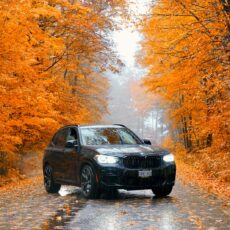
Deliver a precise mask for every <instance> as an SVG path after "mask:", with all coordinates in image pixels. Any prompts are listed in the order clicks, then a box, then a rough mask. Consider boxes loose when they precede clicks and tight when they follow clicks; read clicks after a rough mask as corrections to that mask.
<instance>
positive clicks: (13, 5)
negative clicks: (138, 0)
mask: <svg viewBox="0 0 230 230" xmlns="http://www.w3.org/2000/svg"><path fill="white" fill-rule="evenodd" d="M121 6H124V1H120V0H119V1H116V0H114V1H106V0H104V1H101V0H100V1H97V0H91V1H90V0H89V1H84V0H82V1H81V0H78V1H74V0H69V1H68V0H47V1H41V0H27V1H16V0H10V1H8V0H2V1H0V14H1V17H0V40H1V43H0V113H1V116H0V175H6V174H7V172H8V169H9V168H12V167H14V164H15V162H17V158H18V157H19V156H21V155H22V154H24V153H25V152H28V151H36V150H40V149H42V148H43V147H44V146H45V144H46V143H47V142H48V141H49V140H50V137H51V136H52V134H53V133H54V131H55V130H56V129H57V128H59V127H60V126H62V125H64V124H67V123H92V122H97V121H99V120H100V119H101V117H102V116H103V115H104V113H105V112H106V111H107V101H106V95H107V89H108V81H107V79H106V78H105V77H104V76H103V72H104V71H105V70H108V69H110V70H111V71H116V70H117V68H118V67H119V60H118V59H117V57H116V55H115V53H114V52H113V51H112V49H111V45H110V41H109V40H108V39H106V37H108V36H105V35H106V34H108V33H109V31H110V30H112V29H113V28H114V26H115V25H114V24H113V20H112V17H113V16H114V15H115V14H116V13H117V12H119V10H118V9H119V8H120V7H121Z"/></svg>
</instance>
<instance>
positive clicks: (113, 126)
mask: <svg viewBox="0 0 230 230" xmlns="http://www.w3.org/2000/svg"><path fill="white" fill-rule="evenodd" d="M78 127H80V128H121V127H123V126H122V125H117V124H115V125H101V124H91V125H78Z"/></svg>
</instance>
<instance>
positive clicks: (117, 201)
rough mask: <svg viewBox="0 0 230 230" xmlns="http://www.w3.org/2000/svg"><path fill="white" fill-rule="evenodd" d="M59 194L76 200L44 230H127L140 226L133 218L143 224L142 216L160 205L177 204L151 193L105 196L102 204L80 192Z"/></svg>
mask: <svg viewBox="0 0 230 230" xmlns="http://www.w3.org/2000/svg"><path fill="white" fill-rule="evenodd" d="M59 194H60V196H72V197H73V199H71V200H70V201H69V202H68V203H66V204H64V206H63V207H62V208H61V209H59V210H57V212H56V214H55V215H54V216H52V217H51V218H50V219H49V220H47V221H45V222H44V223H43V224H42V225H41V229H42V230H51V229H76V230H77V229H82V226H83V229H94V227H93V226H96V228H95V229H111V230H113V229H116V230H117V229H123V228H124V227H125V226H126V225H127V228H129V227H132V226H133V225H136V222H134V221H133V220H132V219H133V218H134V219H135V218H136V219H139V221H140V219H143V220H144V217H143V216H142V214H145V213H146V211H147V210H146V208H148V207H151V206H152V205H158V204H159V203H160V202H162V201H163V202H164V203H173V202H175V199H174V198H172V197H168V198H164V199H156V198H155V197H154V196H153V194H152V192H151V190H142V191H129V192H127V191H125V190H119V192H118V193H117V194H114V196H111V194H106V193H104V194H102V195H101V198H100V199H98V200H86V199H84V198H83V197H82V195H81V191H80V189H79V188H76V187H73V186H62V188H61V190H60V191H59ZM132 209H138V213H137V214H138V216H137V217H135V213H133V210H132ZM167 218H168V216H167ZM118 220H121V221H118ZM167 220H168V221H165V223H167V222H168V223H170V222H171V220H170V219H169V218H168V219H167ZM78 221H80V222H78ZM94 221H95V223H94ZM90 222H91V223H90ZM126 222H127V223H126ZM105 223H106V224H105ZM79 225H80V226H81V227H79ZM133 227H134V226H133ZM135 229H136V228H135Z"/></svg>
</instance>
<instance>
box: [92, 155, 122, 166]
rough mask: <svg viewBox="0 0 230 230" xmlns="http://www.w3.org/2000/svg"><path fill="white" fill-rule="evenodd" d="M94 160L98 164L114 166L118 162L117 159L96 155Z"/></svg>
mask: <svg viewBox="0 0 230 230" xmlns="http://www.w3.org/2000/svg"><path fill="white" fill-rule="evenodd" d="M94 159H95V160H96V161H97V162H98V163H99V164H115V163H117V162H118V158H117V157H112V156H106V155H96V156H95V157H94Z"/></svg>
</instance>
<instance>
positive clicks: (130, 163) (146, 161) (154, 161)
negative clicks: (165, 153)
mask: <svg viewBox="0 0 230 230" xmlns="http://www.w3.org/2000/svg"><path fill="white" fill-rule="evenodd" d="M161 162H162V161H161V157H160V156H128V157H125V158H124V159H123V164H124V166H125V167H126V168H130V169H149V168H158V167H159V166H161Z"/></svg>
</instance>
